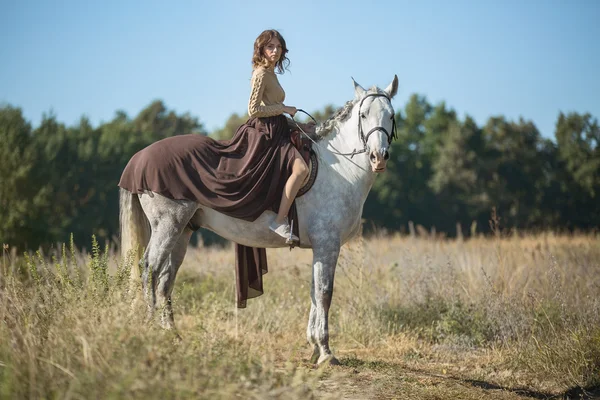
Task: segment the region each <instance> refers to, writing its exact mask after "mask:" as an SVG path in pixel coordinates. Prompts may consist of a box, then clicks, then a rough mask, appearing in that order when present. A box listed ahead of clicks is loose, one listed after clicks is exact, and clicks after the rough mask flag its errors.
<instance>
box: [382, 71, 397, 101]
mask: <svg viewBox="0 0 600 400" xmlns="http://www.w3.org/2000/svg"><path fill="white" fill-rule="evenodd" d="M385 92H386V93H387V95H388V97H389V98H390V99H391V98H392V97H394V96H395V95H396V93H398V75H394V80H393V81H392V83H390V85H389V86H388V87H387V88H385Z"/></svg>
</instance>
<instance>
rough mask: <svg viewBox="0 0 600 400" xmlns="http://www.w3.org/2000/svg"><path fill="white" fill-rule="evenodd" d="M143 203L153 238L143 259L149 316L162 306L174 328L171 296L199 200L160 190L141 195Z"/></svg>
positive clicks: (166, 320) (166, 323)
mask: <svg viewBox="0 0 600 400" xmlns="http://www.w3.org/2000/svg"><path fill="white" fill-rule="evenodd" d="M140 203H141V205H142V208H143V209H144V212H145V213H146V215H147V216H148V220H149V222H150V226H151V227H152V234H151V236H150V241H149V242H148V246H147V248H146V252H145V253H144V258H143V260H142V266H143V273H142V286H143V290H144V294H145V297H146V300H147V303H148V312H149V317H152V316H153V314H154V311H155V310H156V309H157V308H159V309H161V310H162V311H163V317H162V318H161V322H162V325H163V326H164V327H166V328H172V327H173V318H172V311H170V310H171V307H170V304H169V303H170V302H169V301H168V300H169V298H170V295H171V291H172V288H173V282H174V280H175V274H176V273H177V269H178V268H179V265H181V262H182V261H183V257H184V255H185V251H184V250H185V248H184V249H183V250H182V248H183V247H184V246H187V243H188V241H189V237H190V235H191V231H189V229H186V225H187V223H188V222H189V220H190V218H191V217H192V216H193V215H194V213H195V211H196V209H197V204H196V203H193V202H190V201H182V200H171V199H168V198H166V197H163V196H160V195H157V194H154V196H152V197H150V196H145V195H143V196H141V197H140ZM184 231H185V232H184ZM173 252H174V253H175V254H174V255H173ZM165 315H166V318H165Z"/></svg>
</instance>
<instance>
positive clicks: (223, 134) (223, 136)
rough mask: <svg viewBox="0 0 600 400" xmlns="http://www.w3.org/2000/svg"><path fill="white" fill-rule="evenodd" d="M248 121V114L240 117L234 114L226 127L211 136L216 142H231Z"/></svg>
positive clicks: (226, 123)
mask: <svg viewBox="0 0 600 400" xmlns="http://www.w3.org/2000/svg"><path fill="white" fill-rule="evenodd" d="M246 121H248V114H244V115H238V114H236V113H233V114H231V116H230V117H229V118H228V119H227V121H226V122H225V126H223V127H222V128H221V129H218V130H216V131H214V132H213V133H212V134H211V136H212V137H213V138H215V139H216V140H229V139H231V138H232V137H233V135H234V134H235V132H237V130H238V128H239V127H240V126H242V125H243V124H244V123H246Z"/></svg>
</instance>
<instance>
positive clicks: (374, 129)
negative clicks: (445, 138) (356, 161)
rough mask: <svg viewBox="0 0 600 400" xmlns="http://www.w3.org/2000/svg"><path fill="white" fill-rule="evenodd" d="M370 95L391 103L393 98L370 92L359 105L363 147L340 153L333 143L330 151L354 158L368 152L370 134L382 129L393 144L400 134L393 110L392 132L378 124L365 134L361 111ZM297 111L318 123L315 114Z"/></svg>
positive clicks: (359, 133) (359, 125) (359, 122)
mask: <svg viewBox="0 0 600 400" xmlns="http://www.w3.org/2000/svg"><path fill="white" fill-rule="evenodd" d="M368 97H385V98H386V99H388V101H389V102H390V105H391V104H392V100H391V99H390V98H389V97H388V96H387V95H385V94H382V93H371V94H368V95H366V96H365V97H363V98H362V100H361V101H360V104H359V106H358V137H359V139H360V141H361V142H362V144H363V148H362V149H360V150H357V149H354V150H352V152H350V153H340V152H339V151H338V150H337V149H336V148H335V147H333V146H332V145H331V144H329V146H331V147H332V148H333V150H329V151H331V152H332V153H333V154H337V155H340V156H350V158H352V157H354V155H356V154H361V153H366V152H367V151H368V149H369V147H368V146H367V141H368V140H369V136H371V134H372V133H374V132H377V131H381V132H383V133H385V136H387V138H388V145H391V144H392V140H394V139H397V138H398V135H397V133H396V118H395V114H394V113H393V112H392V132H391V134H390V133H389V132H388V131H387V129H385V128H384V127H383V126H376V127H374V128H372V129H371V130H370V131H369V132H367V134H366V135H365V134H364V131H363V127H362V119H363V114H362V113H361V112H360V110H361V108H362V105H363V103H364V101H365V100H366V99H367V98H368ZM393 109H394V108H393V107H392V110H393ZM297 111H299V112H302V113H304V114H306V115H308V116H309V117H310V118H311V119H312V120H313V121H314V122H315V124H316V123H317V121H316V120H315V119H314V118H313V116H312V115H310V114H309V113H307V112H306V111H304V110H302V109H298V110H297ZM292 120H294V122H296V120H295V119H294V117H292ZM299 128H300V127H299ZM300 132H302V133H303V134H304V136H306V137H307V138H308V139H309V140H310V141H311V142H313V143H315V144H316V142H315V141H314V140H313V139H312V138H311V137H310V136H309V135H308V134H307V133H306V132H304V130H303V129H302V128H300Z"/></svg>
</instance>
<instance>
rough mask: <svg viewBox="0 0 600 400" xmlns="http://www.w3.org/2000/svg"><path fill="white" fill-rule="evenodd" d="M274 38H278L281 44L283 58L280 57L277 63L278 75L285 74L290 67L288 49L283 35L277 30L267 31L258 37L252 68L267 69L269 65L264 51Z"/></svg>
mask: <svg viewBox="0 0 600 400" xmlns="http://www.w3.org/2000/svg"><path fill="white" fill-rule="evenodd" d="M274 37H276V38H277V39H278V40H279V41H280V42H281V57H279V60H278V61H277V63H275V70H276V71H277V72H278V73H280V74H283V73H284V72H285V70H286V69H288V67H289V65H290V60H289V58H287V57H286V54H287V52H288V48H287V46H286V44H285V39H284V38H283V36H281V34H280V33H279V32H277V31H276V30H275V29H267V30H266V31H263V32H262V33H261V34H260V35H258V37H257V38H256V40H255V41H254V54H253V55H252V68H258V67H266V66H267V65H269V63H268V61H267V59H266V58H265V56H264V53H263V51H264V49H265V46H266V45H267V44H268V43H269V42H270V41H271V39H273V38H274Z"/></svg>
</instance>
